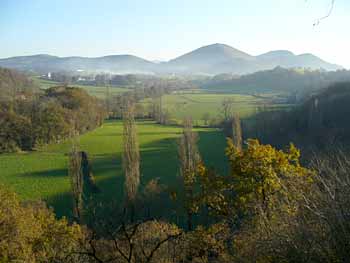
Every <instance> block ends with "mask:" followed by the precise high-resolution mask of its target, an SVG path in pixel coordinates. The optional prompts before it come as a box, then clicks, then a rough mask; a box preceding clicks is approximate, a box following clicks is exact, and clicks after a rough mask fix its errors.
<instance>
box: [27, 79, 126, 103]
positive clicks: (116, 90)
mask: <svg viewBox="0 0 350 263" xmlns="http://www.w3.org/2000/svg"><path fill="white" fill-rule="evenodd" d="M32 79H33V80H34V82H35V83H36V84H37V85H38V86H39V87H40V88H42V89H48V88H50V87H53V86H57V85H62V83H59V82H55V81H50V80H45V79H40V78H37V77H32ZM72 86H73V87H78V88H82V89H84V90H86V91H87V92H88V93H89V94H90V95H91V96H95V97H97V98H100V99H105V98H106V94H108V93H107V88H106V87H102V86H89V85H75V84H72ZM129 90H130V89H128V88H123V87H110V88H109V95H110V96H113V95H117V94H120V93H123V92H126V91H129Z"/></svg>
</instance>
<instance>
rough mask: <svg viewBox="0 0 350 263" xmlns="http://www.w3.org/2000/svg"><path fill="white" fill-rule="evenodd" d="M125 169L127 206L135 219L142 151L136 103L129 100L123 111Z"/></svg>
mask: <svg viewBox="0 0 350 263" xmlns="http://www.w3.org/2000/svg"><path fill="white" fill-rule="evenodd" d="M123 127H124V130H123V169H124V174H125V193H126V207H129V209H130V213H131V214H130V216H131V219H132V220H133V217H134V205H135V199H136V195H137V191H138V187H139V184H140V153H139V145H138V141H137V133H136V124H135V119H134V104H132V103H131V102H130V101H128V102H127V103H126V105H125V107H124V112H123Z"/></svg>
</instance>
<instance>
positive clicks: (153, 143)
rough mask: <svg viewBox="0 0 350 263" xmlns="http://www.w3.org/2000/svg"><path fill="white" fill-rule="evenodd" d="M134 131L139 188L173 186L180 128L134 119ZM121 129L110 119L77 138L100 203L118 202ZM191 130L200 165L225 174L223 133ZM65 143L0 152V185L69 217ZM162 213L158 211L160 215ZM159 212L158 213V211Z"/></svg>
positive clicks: (21, 196)
mask: <svg viewBox="0 0 350 263" xmlns="http://www.w3.org/2000/svg"><path fill="white" fill-rule="evenodd" d="M137 129H138V135H139V143H140V152H141V174H142V179H141V185H142V186H141V189H140V191H141V192H142V188H143V186H144V185H145V184H146V183H147V182H148V181H149V180H150V179H153V178H159V182H160V183H161V184H163V185H165V186H169V187H172V188H178V183H179V181H178V161H177V145H176V139H177V137H179V136H180V133H181V128H177V127H170V126H160V125H157V124H154V123H153V122H151V121H140V122H138V123H137ZM122 131H123V126H122V122H120V121H111V122H106V123H105V124H104V125H103V126H102V127H100V128H98V129H96V130H94V131H92V132H89V133H87V134H85V135H82V136H80V138H79V144H80V148H81V149H82V150H84V151H86V152H87V153H88V155H89V159H90V161H91V163H92V170H93V173H94V175H95V178H96V182H97V186H98V187H99V188H100V189H101V193H98V194H96V195H95V196H94V197H93V198H97V199H98V200H100V201H101V202H103V201H106V202H110V201H114V202H121V201H122V197H123V172H122V165H121V162H122V157H121V151H122ZM196 131H197V132H198V134H199V137H200V139H199V149H200V152H201V154H202V158H203V160H204V161H205V163H206V164H207V165H208V166H210V167H215V168H216V169H217V170H218V171H221V172H225V169H226V161H225V160H226V159H225V155H224V149H225V138H224V136H223V134H222V133H221V132H220V131H218V130H216V129H197V130H196ZM70 146H71V142H70V141H66V142H62V143H59V144H52V145H47V146H45V147H42V148H40V149H38V150H37V151H33V152H24V153H16V154H2V155H0V171H1V173H0V183H2V184H5V185H6V186H8V187H9V188H10V189H11V190H14V191H15V192H16V193H17V194H18V195H19V196H20V198H21V199H22V200H36V199H42V200H45V201H47V203H48V204H49V205H50V206H52V207H53V208H54V210H55V212H56V213H57V215H58V216H63V215H65V216H70V215H71V206H72V198H71V195H70V181H69V177H68V174H67V163H68V158H67V153H68V152H69V150H70ZM167 202H169V200H167ZM162 207H164V204H163V205H162ZM165 207H167V206H165ZM168 212H169V211H167V212H165V211H164V214H166V213H168ZM159 213H163V210H161V211H159Z"/></svg>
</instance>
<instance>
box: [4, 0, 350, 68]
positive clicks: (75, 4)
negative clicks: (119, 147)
mask: <svg viewBox="0 0 350 263" xmlns="http://www.w3.org/2000/svg"><path fill="white" fill-rule="evenodd" d="M330 2H331V0H307V1H306V0H147V1H146V0H138V1H136V0H56V1H55V0H51V1H48V0H0V57H10V56H19V55H31V54H38V53H45V54H52V55H58V56H72V55H75V56H90V57H93V56H102V55H108V54H133V55H137V56H141V57H143V58H146V59H150V60H155V59H157V60H167V59H170V58H174V57H176V56H178V55H181V54H183V53H185V52H188V51H191V50H192V49H195V48H198V47H200V46H203V45H207V44H212V43H225V44H228V45H231V46H233V47H235V48H238V49H241V50H243V51H245V52H248V53H250V54H252V55H258V54H261V53H264V52H267V51H270V50H275V49H288V50H290V51H292V52H294V53H296V54H300V53H306V52H309V53H314V54H315V55H318V56H320V57H321V58H323V59H325V60H328V61H330V62H334V63H338V64H341V65H343V66H346V67H348V68H350V32H349V31H350V15H349V14H350V1H349V0H336V5H335V8H334V11H333V13H332V15H331V16H330V17H329V18H328V19H326V20H323V21H322V22H321V23H320V25H318V26H316V27H314V26H313V23H314V22H315V20H317V18H319V17H322V16H324V15H325V14H327V12H328V9H329V7H330Z"/></svg>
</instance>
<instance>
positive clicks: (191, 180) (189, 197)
mask: <svg viewBox="0 0 350 263" xmlns="http://www.w3.org/2000/svg"><path fill="white" fill-rule="evenodd" d="M197 141H198V136H197V134H196V133H195V132H193V131H192V120H191V118H186V119H185V120H184V123H183V132H182V136H181V138H180V139H179V142H178V154H179V160H180V174H181V178H182V183H183V186H184V190H185V200H184V202H185V209H186V213H187V227H188V229H189V230H192V228H193V222H192V216H193V212H194V209H193V202H194V187H195V182H196V173H197V166H198V164H199V162H200V160H201V158H200V154H199V151H198V148H197Z"/></svg>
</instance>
